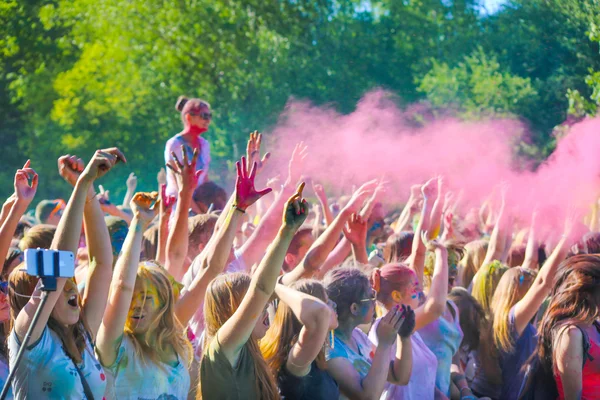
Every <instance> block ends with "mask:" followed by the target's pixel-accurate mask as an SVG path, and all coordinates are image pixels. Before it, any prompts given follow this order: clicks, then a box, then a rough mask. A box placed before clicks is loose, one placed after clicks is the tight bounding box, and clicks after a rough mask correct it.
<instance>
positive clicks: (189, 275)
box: [182, 250, 248, 357]
mask: <svg viewBox="0 0 600 400" xmlns="http://www.w3.org/2000/svg"><path fill="white" fill-rule="evenodd" d="M234 255H235V259H234V260H233V261H232V262H230V263H229V265H227V267H226V268H225V271H224V272H225V273H229V274H231V273H234V272H248V268H247V266H246V263H245V262H244V259H243V258H242V255H241V254H240V253H239V252H238V251H237V250H236V251H235V252H234ZM199 271H200V263H192V265H191V266H190V268H188V270H187V272H186V273H185V275H184V276H183V281H182V284H183V291H186V290H187V288H189V287H190V285H191V284H192V282H193V281H194V278H195V277H196V275H197V274H198V272H199ZM183 291H182V293H183ZM188 328H189V329H188V338H189V339H190V341H191V342H192V346H194V352H195V354H196V356H197V357H202V346H200V344H199V341H200V337H201V336H202V333H203V332H204V300H203V301H202V304H201V305H200V307H198V309H197V310H196V312H195V313H194V316H193V317H192V318H191V319H190V322H189V323H188Z"/></svg>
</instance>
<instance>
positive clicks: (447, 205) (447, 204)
mask: <svg viewBox="0 0 600 400" xmlns="http://www.w3.org/2000/svg"><path fill="white" fill-rule="evenodd" d="M453 199H454V193H452V192H446V195H445V196H444V208H442V211H443V212H444V213H445V212H446V211H448V210H449V209H450V206H451V205H452V200H453Z"/></svg>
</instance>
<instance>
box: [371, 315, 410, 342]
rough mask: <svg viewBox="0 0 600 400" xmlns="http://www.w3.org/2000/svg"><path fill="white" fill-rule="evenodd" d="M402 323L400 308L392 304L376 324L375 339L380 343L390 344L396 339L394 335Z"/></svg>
mask: <svg viewBox="0 0 600 400" xmlns="http://www.w3.org/2000/svg"><path fill="white" fill-rule="evenodd" d="M403 324H404V316H403V315H402V312H401V310H400V306H394V307H393V308H392V309H391V310H390V311H388V313H387V314H385V316H384V317H383V318H381V320H380V321H379V325H377V330H376V331H375V333H376V335H377V340H378V342H379V344H380V345H386V346H390V345H392V344H393V343H394V341H395V340H396V335H397V334H398V332H399V331H400V328H402V325H403Z"/></svg>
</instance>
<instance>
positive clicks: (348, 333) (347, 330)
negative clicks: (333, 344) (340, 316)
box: [335, 320, 356, 343]
mask: <svg viewBox="0 0 600 400" xmlns="http://www.w3.org/2000/svg"><path fill="white" fill-rule="evenodd" d="M354 328H356V325H355V324H354V322H353V321H352V320H348V321H339V324H338V327H337V328H336V330H335V334H336V335H337V336H338V337H339V338H340V339H341V340H342V341H343V342H346V343H349V342H350V339H351V338H352V331H354Z"/></svg>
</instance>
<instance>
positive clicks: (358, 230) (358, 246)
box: [344, 214, 369, 265]
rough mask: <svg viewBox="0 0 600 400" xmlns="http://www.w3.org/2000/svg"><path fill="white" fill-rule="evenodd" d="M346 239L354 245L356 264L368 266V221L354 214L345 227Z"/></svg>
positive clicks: (353, 252) (353, 254)
mask: <svg viewBox="0 0 600 400" xmlns="http://www.w3.org/2000/svg"><path fill="white" fill-rule="evenodd" d="M344 237H345V238H346V240H348V241H349V242H350V243H351V244H352V256H353V257H354V262H356V263H359V264H363V265H367V264H368V263H369V255H368V254H367V221H365V220H364V219H362V217H361V216H360V215H356V214H353V215H352V217H351V218H350V219H349V220H348V222H347V223H346V226H345V227H344Z"/></svg>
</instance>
